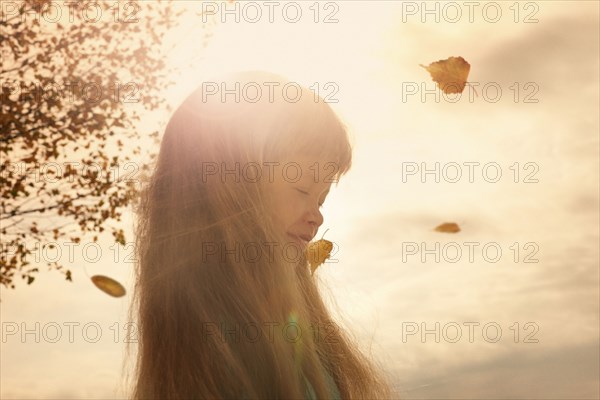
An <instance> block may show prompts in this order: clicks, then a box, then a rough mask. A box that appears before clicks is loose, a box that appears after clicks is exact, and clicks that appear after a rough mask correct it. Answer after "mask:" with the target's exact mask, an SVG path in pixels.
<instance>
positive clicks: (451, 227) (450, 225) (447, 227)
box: [435, 222, 460, 233]
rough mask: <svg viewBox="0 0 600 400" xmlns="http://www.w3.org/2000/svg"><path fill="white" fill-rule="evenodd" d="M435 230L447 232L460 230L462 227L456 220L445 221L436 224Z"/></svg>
mask: <svg viewBox="0 0 600 400" xmlns="http://www.w3.org/2000/svg"><path fill="white" fill-rule="evenodd" d="M435 230H436V231H438V232H445V233H456V232H460V228H459V227H458V225H457V224H455V223H454V222H444V223H443V224H441V225H438V226H436V228H435Z"/></svg>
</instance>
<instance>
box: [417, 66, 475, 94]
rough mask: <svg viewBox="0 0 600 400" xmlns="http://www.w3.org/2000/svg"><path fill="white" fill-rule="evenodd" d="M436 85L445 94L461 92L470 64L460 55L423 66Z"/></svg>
mask: <svg viewBox="0 0 600 400" xmlns="http://www.w3.org/2000/svg"><path fill="white" fill-rule="evenodd" d="M419 65H420V66H421V67H423V68H425V69H426V70H427V72H429V74H430V75H431V78H432V79H433V80H434V81H435V82H436V83H437V85H438V87H439V88H440V89H441V90H442V91H443V92H444V93H446V94H452V93H462V92H463V90H464V89H465V85H466V83H467V77H468V76H469V71H470V70H471V65H470V64H469V63H468V62H467V61H465V59H464V58H462V57H450V58H448V59H446V60H439V61H435V62H432V63H431V64H429V66H427V67H426V66H424V65H423V64H419Z"/></svg>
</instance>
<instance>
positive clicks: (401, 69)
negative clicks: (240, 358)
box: [0, 1, 600, 399]
mask: <svg viewBox="0 0 600 400" xmlns="http://www.w3.org/2000/svg"><path fill="white" fill-rule="evenodd" d="M429 3H432V2H429ZM181 4H182V5H184V4H185V3H184V2H181ZM258 4H261V3H260V2H258ZM302 4H303V12H304V16H303V18H302V19H301V21H300V22H299V23H297V24H290V23H286V22H285V21H283V20H282V18H281V13H276V14H275V19H276V22H275V23H273V24H269V23H268V22H266V16H263V21H265V22H266V23H262V24H260V23H258V24H250V23H244V22H243V21H241V22H240V23H235V22H233V19H232V18H229V20H228V22H226V23H222V24H220V25H219V26H217V28H216V30H215V34H214V36H213V38H212V39H211V42H210V43H209V48H208V49H207V51H206V53H204V54H202V55H201V56H200V55H198V54H196V55H195V54H191V53H190V51H189V49H188V50H187V51H186V48H187V47H186V46H188V45H190V46H191V45H195V43H194V39H195V37H194V33H193V32H194V30H193V28H194V27H195V26H198V24H199V21H198V20H197V18H199V17H194V16H190V17H189V18H188V22H189V26H186V27H183V25H182V29H181V36H180V37H181V45H180V47H179V48H178V50H177V51H176V52H174V53H173V55H172V59H171V62H173V63H179V62H183V61H185V60H190V59H191V58H193V57H195V58H196V59H197V67H196V68H195V69H192V70H188V71H186V72H185V74H184V76H182V77H176V79H177V81H178V84H177V86H176V87H175V88H174V89H173V90H172V91H170V92H169V93H165V96H167V97H168V98H169V100H170V101H171V103H172V104H173V106H174V107H176V106H177V105H178V104H179V103H180V102H181V101H182V100H183V98H184V96H185V95H187V94H188V93H189V92H190V91H191V90H193V88H194V87H196V86H197V85H198V84H199V83H200V82H201V81H202V79H205V78H206V77H209V76H210V75H211V74H212V73H214V72H218V71H223V70H233V69H268V70H271V71H273V72H277V73H281V74H284V75H287V76H288V77H289V78H290V79H291V80H294V81H297V82H299V83H302V84H305V85H307V86H310V85H312V84H314V83H315V82H318V83H319V84H320V85H321V86H322V85H324V84H325V83H327V82H335V84H336V85H337V86H338V88H339V91H338V93H337V94H336V95H335V98H337V99H338V100H339V102H338V103H336V104H332V106H333V107H334V108H335V109H336V110H337V111H338V112H339V113H340V115H341V116H342V118H343V119H344V121H346V122H347V124H348V125H349V127H350V128H351V130H352V136H353V138H354V140H355V161H354V165H353V168H352V170H351V172H350V173H349V174H348V175H347V177H345V178H344V179H342V181H341V182H340V185H339V186H338V187H337V189H334V190H333V191H332V193H331V194H330V196H329V199H328V201H327V203H326V205H325V207H324V214H325V223H324V224H323V226H322V229H321V231H320V232H319V234H318V235H319V236H320V235H321V232H323V231H324V230H326V229H328V228H329V229H330V230H329V232H328V234H327V237H328V238H329V239H330V240H334V241H335V242H336V243H337V244H338V246H339V251H338V252H337V254H336V258H337V259H338V260H339V262H338V263H331V264H326V265H324V266H322V267H321V268H320V270H319V272H318V273H319V275H320V277H321V278H322V280H323V284H324V287H323V288H324V290H325V291H326V294H327V296H329V295H331V296H332V297H333V298H335V299H337V303H338V305H339V306H340V308H341V309H342V311H343V312H344V317H345V318H346V321H347V323H348V325H349V326H350V327H351V328H352V329H354V330H355V333H356V335H357V337H358V338H359V339H360V340H361V341H362V342H363V343H364V345H365V349H366V350H368V349H369V346H370V349H371V351H372V352H373V354H374V355H375V356H377V357H378V358H379V359H380V360H381V361H382V362H383V363H385V366H386V368H387V371H388V373H389V375H390V378H391V379H392V380H393V382H394V384H395V386H396V387H397V388H398V389H399V390H400V393H401V394H403V397H404V398H407V399H408V398H415V399H416V398H440V399H441V398H478V399H497V398H536V399H556V398H561V399H567V398H570V399H583V398H585V399H597V398H599V396H600V389H599V376H600V371H599V361H598V360H599V357H600V354H599V337H598V332H599V299H598V295H599V293H598V290H599V289H598V284H599V254H598V243H599V237H598V236H599V187H598V185H599V176H598V175H599V155H598V149H599V147H598V146H599V141H598V139H599V111H598V110H599V109H600V107H599V106H600V105H599V81H598V79H599V78H598V76H599V43H598V41H599V6H598V3H597V2H594V1H568V2H560V1H537V2H530V4H533V5H534V6H535V7H537V12H536V14H535V16H533V18H536V19H537V20H538V22H537V23H523V19H524V17H525V15H526V14H528V13H529V12H531V11H532V10H535V9H536V8H535V7H534V6H532V5H530V6H528V7H530V8H527V9H526V8H524V7H525V2H521V4H520V10H521V14H520V16H519V22H517V23H515V22H514V21H513V18H514V14H513V10H511V9H510V8H509V7H511V5H512V4H513V2H498V3H497V4H499V5H500V7H501V10H502V12H503V15H502V18H501V19H500V21H499V22H497V23H490V22H487V21H485V19H484V18H483V17H482V13H481V9H482V6H483V4H485V2H482V3H481V6H480V7H479V8H476V9H475V13H474V14H473V16H474V22H473V23H470V22H469V21H468V15H467V14H466V11H467V10H468V9H467V8H466V6H464V5H463V4H464V3H462V2H457V3H455V4H458V5H459V6H461V8H462V10H463V13H465V14H464V15H463V16H462V19H461V21H460V22H457V23H450V22H447V21H444V20H443V18H442V19H441V20H440V22H439V23H436V22H435V20H434V16H431V15H430V16H427V19H426V21H425V22H422V21H421V15H420V14H417V15H414V16H410V15H407V14H404V18H405V21H406V22H403V13H402V7H403V6H402V2H400V1H398V2H396V1H383V2H375V1H369V2H367V1H347V2H337V5H338V7H339V10H338V11H337V13H336V15H335V18H337V19H338V21H339V22H337V23H332V24H324V23H322V22H320V23H314V22H313V21H312V16H313V14H312V11H311V10H309V9H308V6H309V5H310V4H311V3H310V2H307V3H302ZM414 4H415V5H416V6H417V7H421V2H416V3H414ZM443 4H444V3H440V7H441V6H442V5H443ZM430 7H431V8H433V6H432V5H430ZM280 9H281V7H280V8H279V9H278V10H280ZM331 10H333V8H330V9H325V8H324V5H323V4H322V5H321V12H322V14H321V19H322V18H323V17H324V15H325V14H327V13H328V12H330V11H331ZM450 11H451V10H449V9H448V12H450ZM489 12H490V14H489V15H490V16H492V17H493V13H492V11H491V10H490V11H489ZM452 15H453V14H452ZM188 28H190V29H192V30H191V32H192V33H189V32H190V31H187V32H186V29H188ZM449 56H462V57H464V58H465V59H466V60H467V61H468V62H469V63H470V64H471V74H470V76H469V81H472V82H476V83H477V82H478V83H480V86H479V88H478V89H477V92H478V93H479V97H475V98H474V99H473V101H472V102H471V101H469V99H468V95H467V92H466V91H465V96H464V97H463V98H462V99H461V100H460V101H458V102H456V103H451V102H449V101H445V100H444V98H442V99H441V100H440V101H439V102H436V101H435V98H434V96H433V95H429V96H427V98H426V99H425V101H424V102H423V101H421V99H420V93H419V94H418V95H415V96H412V97H409V98H408V99H406V100H405V101H403V98H402V97H403V96H402V94H403V82H405V83H406V82H415V83H416V84H417V85H421V84H422V83H423V84H426V85H427V87H428V88H430V89H432V88H433V87H434V86H433V83H432V82H431V80H430V78H429V75H428V74H427V72H426V71H425V70H424V69H422V68H421V67H419V64H429V63H430V62H433V61H436V60H439V59H445V58H447V57H449ZM140 79H143V78H140ZM489 82H495V83H496V85H497V86H499V87H501V89H502V97H501V98H500V99H499V101H498V102H495V103H492V102H491V101H489V100H490V97H493V96H494V95H495V94H494V91H493V90H492V89H490V90H489V91H488V93H487V95H488V96H487V100H486V98H484V96H482V90H481V88H482V86H483V85H485V84H486V83H489ZM515 82H517V84H518V85H519V87H520V93H519V98H518V99H517V100H518V101H517V102H515V99H514V98H513V96H514V90H511V89H510V87H511V86H512V85H514V84H515ZM529 82H531V83H532V85H534V86H529V88H531V87H537V88H538V89H539V90H538V91H537V93H535V95H533V97H532V99H537V100H538V102H537V103H525V102H524V99H525V96H526V95H527V93H531V92H532V91H533V90H532V89H526V88H524V85H526V84H527V83H529ZM513 88H514V86H513ZM166 118H168V115H166V114H160V113H154V114H153V115H152V116H148V117H147V119H146V120H145V124H146V125H147V126H151V125H152V124H160V126H164V123H165V122H166ZM406 162H416V163H419V164H420V163H421V162H425V163H427V165H428V166H433V165H434V164H433V163H435V162H440V163H447V162H456V163H459V164H462V163H464V162H479V163H481V164H482V165H483V164H486V163H490V162H496V163H498V164H499V165H500V166H501V168H502V178H501V179H500V181H499V182H497V183H488V182H486V181H485V180H484V179H483V178H482V175H481V167H479V168H477V169H476V170H475V172H476V174H475V175H474V178H475V181H474V182H473V183H470V182H469V181H468V180H467V177H466V176H463V179H462V180H461V181H460V182H458V183H444V182H440V183H436V182H435V181H434V180H433V179H432V176H431V175H430V176H428V180H427V181H426V183H423V182H421V180H420V178H418V176H412V177H408V178H407V179H406V180H405V182H403V179H402V175H401V172H402V166H403V163H406ZM515 162H518V163H520V166H521V176H520V178H519V180H520V181H519V183H514V182H513V171H512V170H510V169H509V167H510V166H511V165H513V164H514V163H515ZM527 162H532V163H535V164H536V165H537V166H538V167H539V170H538V171H537V173H536V174H535V176H534V178H536V179H538V180H539V182H538V183H523V182H522V180H523V179H524V175H525V174H527V173H528V172H530V171H532V170H531V169H528V170H524V169H523V165H524V164H525V163H527ZM405 165H406V164H405ZM466 173H467V169H466V167H465V168H464V169H463V174H466ZM446 221H453V222H457V223H458V224H460V225H461V227H462V229H463V230H462V231H461V232H460V233H458V234H454V235H450V234H442V233H437V232H434V231H432V229H433V228H434V227H435V226H436V225H438V224H439V223H442V222H446ZM131 224H132V220H131V219H128V220H126V221H124V227H126V228H127V231H126V233H127V234H128V236H127V237H128V241H130V238H131ZM452 241H454V242H456V243H458V244H460V245H462V244H463V243H464V242H479V243H481V245H480V246H479V247H477V248H476V252H475V260H474V262H472V263H471V262H469V260H468V257H467V255H466V254H463V257H462V258H461V259H460V260H459V261H458V262H456V263H452V262H448V261H447V259H446V260H444V258H442V260H440V262H439V263H436V262H435V260H434V259H433V256H428V258H427V262H422V261H421V259H420V257H419V255H414V256H408V257H407V259H406V260H404V261H403V259H402V247H403V245H402V244H403V243H407V242H416V243H422V242H424V243H426V245H427V247H428V248H433V247H434V246H435V243H436V242H439V243H440V244H441V245H442V246H443V245H444V244H445V243H448V242H452ZM488 242H494V243H497V244H498V246H500V248H501V250H502V252H503V253H502V257H501V259H500V260H499V261H498V262H496V263H492V262H487V261H486V260H485V259H484V258H483V257H482V254H481V247H482V245H483V244H485V243H488ZM515 242H517V243H519V246H520V247H521V248H520V252H519V256H518V262H515V260H514V259H513V256H514V253H513V250H511V248H510V247H511V246H512V245H513V243H515ZM528 242H533V243H535V245H537V246H538V251H537V253H536V254H535V255H534V256H533V258H534V259H537V260H539V262H538V263H526V262H524V258H525V255H526V254H527V253H529V252H531V249H532V248H533V247H531V248H527V249H525V248H524V247H523V246H524V245H525V243H528ZM102 245H103V246H104V247H103V249H105V253H104V254H103V259H102V262H99V263H96V264H87V267H86V268H87V271H88V273H90V274H98V273H101V274H105V275H109V276H112V277H114V278H116V279H119V280H120V281H121V282H123V283H124V284H125V285H126V287H127V288H130V287H131V284H132V280H131V275H130V272H131V264H130V263H128V262H126V261H125V255H126V254H127V253H129V252H130V251H131V247H128V248H126V249H125V250H123V248H121V250H120V251H121V253H120V256H119V260H118V261H119V262H118V263H115V262H114V261H112V258H113V256H114V253H113V252H111V251H110V250H109V247H110V246H111V244H110V242H109V241H108V240H107V241H106V242H104V243H103V244H102ZM80 248H81V247H79V249H80ZM462 249H463V250H464V251H467V247H465V246H464V245H462ZM448 254H449V257H450V256H453V254H454V253H451V252H450V253H448ZM489 254H490V255H493V252H490V253H489ZM76 256H77V257H76V260H75V262H74V263H73V264H69V263H66V266H67V267H69V266H70V267H71V269H72V270H73V280H74V282H73V283H69V282H66V281H65V280H64V278H63V276H62V275H60V274H58V273H52V272H44V271H45V269H44V268H42V269H41V271H42V273H40V274H39V275H38V276H37V277H36V282H35V284H33V285H31V286H27V285H25V284H20V285H18V286H17V289H16V290H2V294H1V298H2V303H0V304H1V311H2V322H3V324H5V323H6V322H16V323H18V324H21V323H24V324H25V325H24V327H26V328H28V329H32V330H35V323H36V322H39V323H40V324H41V327H43V326H44V324H48V323H51V322H55V323H58V324H59V325H60V326H62V328H63V337H62V338H61V340H59V341H58V342H57V343H44V340H43V338H42V339H40V342H39V343H36V341H35V336H34V335H33V334H30V335H28V336H26V338H25V339H26V340H25V341H22V340H21V339H20V337H19V335H16V336H8V337H6V338H5V337H3V339H2V344H1V346H2V348H1V350H2V357H1V371H0V379H1V389H0V397H2V398H3V399H23V398H72V399H82V398H90V399H91V398H96V399H100V398H122V397H123V392H122V388H121V387H120V386H119V379H120V377H121V362H122V359H123V348H124V344H123V341H124V338H123V333H124V330H123V324H124V323H125V322H126V315H125V312H126V310H127V306H128V302H129V300H130V298H129V296H126V297H123V298H120V299H114V298H111V297H108V296H107V295H105V294H104V293H102V292H100V291H99V290H97V289H96V288H95V287H94V286H93V285H92V284H91V282H90V281H89V280H88V279H87V277H86V276H85V274H84V272H83V269H82V266H83V260H82V256H81V251H78V252H76ZM69 322H74V323H79V324H80V325H79V326H76V327H75V330H74V333H75V334H74V340H73V343H69V340H68V329H67V326H66V325H64V324H65V323H69ZM89 322H95V323H97V324H98V325H99V326H100V327H101V329H102V335H101V338H100V340H99V341H98V342H97V343H88V342H87V341H86V340H85V339H84V337H83V336H82V330H81V328H82V326H83V325H84V324H86V323H89ZM436 322H439V323H440V328H441V327H443V326H444V325H445V324H448V323H451V324H452V323H457V324H459V325H460V326H462V328H463V330H462V333H463V336H462V337H461V338H460V339H459V340H458V341H457V342H456V343H451V341H450V339H448V340H446V339H447V338H448V336H452V337H453V336H454V334H455V330H454V329H453V328H450V327H451V325H447V327H448V328H449V329H448V330H447V331H446V333H447V335H448V336H446V337H444V336H441V337H440V341H439V343H436V341H435V338H434V335H433V334H429V335H427V336H426V340H425V341H422V340H421V338H420V335H414V336H408V337H407V339H406V340H405V341H403V340H402V332H403V330H406V326H407V323H416V324H417V326H419V327H420V325H421V323H425V324H426V326H427V328H428V329H434V328H435V324H436ZM469 322H474V323H479V326H476V327H475V330H474V338H473V339H474V340H473V342H472V343H470V342H469V340H468V328H467V326H466V325H463V324H464V323H469ZM490 322H491V323H495V324H498V326H500V327H501V328H502V334H501V337H500V339H499V341H497V342H496V343H488V342H487V341H486V340H485V339H484V336H483V335H482V330H481V327H482V326H483V325H484V324H486V323H490ZM528 322H531V323H533V324H532V325H530V326H531V327H529V328H527V329H526V328H525V326H524V325H525V324H526V323H528ZM515 323H518V324H519V325H518V327H519V328H518V330H519V337H518V340H517V343H515V340H514V333H515V332H514V328H515V327H516V325H514V324H515ZM4 326H5V325H3V333H4ZM511 326H512V327H513V330H511ZM535 326H537V328H538V330H537V332H535V334H534V335H533V336H531V338H532V339H537V341H538V342H537V343H526V341H527V340H526V337H527V334H528V333H531V332H533V327H535ZM111 327H112V330H111ZM115 329H118V331H119V334H120V336H119V337H118V338H117V339H116V340H115V338H114V335H115ZM50 333H51V334H53V331H51V332H50ZM440 333H442V332H440ZM487 333H488V336H487V337H489V338H493V336H494V329H493V328H492V329H490V330H488V332H487ZM88 335H89V336H90V337H93V336H94V335H95V332H94V330H93V329H90V331H89V332H88Z"/></svg>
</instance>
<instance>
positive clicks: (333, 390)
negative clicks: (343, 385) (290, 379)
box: [304, 370, 342, 400]
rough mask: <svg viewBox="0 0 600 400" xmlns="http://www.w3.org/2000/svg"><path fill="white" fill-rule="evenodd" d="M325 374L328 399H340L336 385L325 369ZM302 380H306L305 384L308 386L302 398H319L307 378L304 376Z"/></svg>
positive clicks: (311, 399) (307, 399)
mask: <svg viewBox="0 0 600 400" xmlns="http://www.w3.org/2000/svg"><path fill="white" fill-rule="evenodd" d="M325 376H326V378H327V383H328V386H329V394H330V396H331V397H330V399H333V400H342V396H341V395H340V391H339V389H338V387H337V385H336V384H335V381H334V380H333V377H332V376H331V375H330V374H329V372H327V370H325ZM304 381H305V382H306V386H307V387H308V388H307V389H306V394H305V395H304V398H305V399H306V400H319V399H317V394H316V393H315V389H314V388H313V387H312V385H311V384H310V382H309V381H308V379H306V377H304Z"/></svg>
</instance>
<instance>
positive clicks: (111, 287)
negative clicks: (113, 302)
mask: <svg viewBox="0 0 600 400" xmlns="http://www.w3.org/2000/svg"><path fill="white" fill-rule="evenodd" d="M91 279H92V282H94V285H96V286H97V287H98V289H100V290H102V291H103V292H105V293H107V294H109V295H111V296H113V297H122V296H125V288H124V287H123V285H121V284H120V283H119V282H117V281H115V280H114V279H112V278H109V277H108V276H104V275H94V276H92V278H91Z"/></svg>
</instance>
